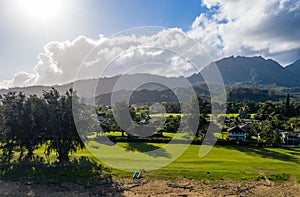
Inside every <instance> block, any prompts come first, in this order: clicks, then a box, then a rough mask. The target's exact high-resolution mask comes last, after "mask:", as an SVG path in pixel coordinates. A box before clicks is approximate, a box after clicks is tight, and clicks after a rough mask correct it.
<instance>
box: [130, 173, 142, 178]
mask: <svg viewBox="0 0 300 197" xmlns="http://www.w3.org/2000/svg"><path fill="white" fill-rule="evenodd" d="M132 178H133V179H139V178H141V173H140V172H134V174H133V176H132Z"/></svg>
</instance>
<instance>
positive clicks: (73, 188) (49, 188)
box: [0, 179, 300, 197]
mask: <svg viewBox="0 0 300 197" xmlns="http://www.w3.org/2000/svg"><path fill="white" fill-rule="evenodd" d="M0 196H53V197H59V196H62V197H65V196H72V197H76V196H232V197H233V196H264V197H266V196H272V197H273V196H287V197H290V196H295V197H296V196H299V197H300V186H299V184H296V183H294V182H293V181H290V182H288V183H284V184H276V185H274V184H272V183H270V182H267V181H247V182H241V181H220V182H218V183H207V182H205V181H191V180H176V181H174V180H158V179H151V180H143V179H141V180H132V179H122V180H118V181H116V182H114V183H112V184H105V185H99V186H94V187H82V186H80V185H76V184H72V183H63V184H59V185H58V184H52V183H49V184H32V183H30V182H27V183H21V182H12V181H0Z"/></svg>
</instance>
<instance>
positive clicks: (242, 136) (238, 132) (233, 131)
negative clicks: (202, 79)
mask: <svg viewBox="0 0 300 197" xmlns="http://www.w3.org/2000/svg"><path fill="white" fill-rule="evenodd" d="M227 132H228V140H230V141H245V140H246V137H247V131H246V130H245V129H242V128H241V127H239V126H234V127H232V128H230V129H228V130H227Z"/></svg>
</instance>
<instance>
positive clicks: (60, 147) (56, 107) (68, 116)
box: [43, 88, 84, 163]
mask: <svg viewBox="0 0 300 197" xmlns="http://www.w3.org/2000/svg"><path fill="white" fill-rule="evenodd" d="M73 94H74V92H73V90H72V89H69V90H68V91H67V92H66V94H65V95H62V96H61V95H60V94H59V92H58V91H57V90H56V89H54V88H52V89H51V90H50V91H49V92H44V93H43V96H44V98H45V100H46V102H47V115H48V116H49V118H48V122H47V128H48V141H49V143H48V144H47V149H46V154H47V155H49V154H50V153H51V151H52V150H54V151H55V152H56V154H57V156H58V157H57V158H58V161H59V163H64V162H68V161H69V153H74V152H77V150H78V149H82V148H84V143H83V142H82V140H81V138H80V135H79V134H78V132H77V130H76V125H75V123H74V119H73V115H72V96H73Z"/></svg>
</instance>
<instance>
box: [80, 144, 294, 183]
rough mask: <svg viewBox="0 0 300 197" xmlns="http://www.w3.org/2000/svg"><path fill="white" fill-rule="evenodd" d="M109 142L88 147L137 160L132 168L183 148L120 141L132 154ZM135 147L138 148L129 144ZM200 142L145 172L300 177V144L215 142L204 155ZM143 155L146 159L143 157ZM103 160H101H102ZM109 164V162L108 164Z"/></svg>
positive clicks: (104, 155)
mask: <svg viewBox="0 0 300 197" xmlns="http://www.w3.org/2000/svg"><path fill="white" fill-rule="evenodd" d="M107 146H108V145H104V144H98V143H97V142H95V141H93V142H91V143H89V146H88V148H91V149H94V150H93V151H94V156H96V157H98V158H105V159H106V161H110V162H113V163H114V162H116V163H118V162H121V163H122V165H123V166H124V165H125V166H126V164H127V162H128V165H129V166H130V165H132V162H133V163H136V168H135V169H132V168H129V169H128V170H140V169H144V168H143V167H145V166H143V165H140V164H145V163H147V164H149V165H155V162H153V160H155V161H164V160H166V159H167V158H168V157H171V156H172V154H174V153H176V151H179V150H181V149H182V148H183V147H182V146H184V145H183V144H169V145H168V146H167V147H166V146H165V144H157V143H137V142H134V143H131V144H130V145H129V144H128V143H117V146H118V147H119V148H120V149H123V151H124V153H125V152H126V153H127V154H128V155H129V157H128V155H127V154H126V155H124V154H120V152H118V153H117V152H108V151H107V149H106V148H107ZM128 147H134V148H131V149H130V148H128ZM158 148H159V149H161V152H162V153H163V154H161V155H153V154H149V151H151V150H152V149H153V150H155V149H158ZM199 148H200V146H199V145H189V146H188V148H187V149H186V151H185V152H184V153H183V154H181V155H180V156H179V157H178V158H177V159H176V160H175V161H173V162H172V163H170V164H169V165H166V166H164V167H162V168H159V169H157V170H152V171H151V170H150V171H147V172H146V173H144V175H145V176H146V177H154V178H169V179H176V178H189V179H210V180H222V179H260V178H263V177H270V176H274V175H275V176H282V175H285V174H288V176H292V177H296V178H297V179H299V177H300V171H299V167H300V165H299V163H300V148H293V149H283V148H255V147H244V146H222V147H220V146H215V147H213V148H212V150H211V151H210V152H209V153H208V154H207V155H206V156H205V157H203V158H200V157H199V156H198V155H199ZM96 149H97V150H96ZM78 154H79V155H89V153H88V152H87V151H84V152H81V153H78ZM139 155H141V156H142V155H143V159H145V158H146V160H143V161H139ZM99 162H101V161H99ZM108 167H109V166H108ZM112 173H113V174H114V175H117V176H121V177H124V176H125V177H126V176H130V174H131V173H130V172H126V171H121V170H118V169H113V168H112Z"/></svg>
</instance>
